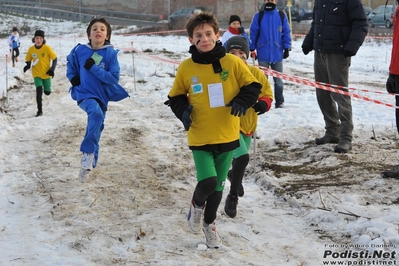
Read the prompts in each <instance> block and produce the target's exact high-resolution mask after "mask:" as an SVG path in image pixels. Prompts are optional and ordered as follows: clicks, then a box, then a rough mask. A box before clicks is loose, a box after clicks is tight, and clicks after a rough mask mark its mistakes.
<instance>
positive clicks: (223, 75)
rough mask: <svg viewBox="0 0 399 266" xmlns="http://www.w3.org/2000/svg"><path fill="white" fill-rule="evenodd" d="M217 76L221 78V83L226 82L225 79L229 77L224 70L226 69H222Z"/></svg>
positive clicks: (227, 72)
mask: <svg viewBox="0 0 399 266" xmlns="http://www.w3.org/2000/svg"><path fill="white" fill-rule="evenodd" d="M219 75H220V78H221V79H222V80H223V81H226V80H227V78H228V77H229V71H228V70H226V69H223V71H222V72H220V74H219Z"/></svg>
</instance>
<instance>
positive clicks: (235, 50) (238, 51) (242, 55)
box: [229, 49, 247, 62]
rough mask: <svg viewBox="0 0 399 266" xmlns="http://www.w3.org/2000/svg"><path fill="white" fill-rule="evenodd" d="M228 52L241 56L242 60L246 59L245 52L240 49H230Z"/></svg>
mask: <svg viewBox="0 0 399 266" xmlns="http://www.w3.org/2000/svg"><path fill="white" fill-rule="evenodd" d="M229 54H233V55H235V56H238V57H239V58H241V59H242V60H243V61H244V62H245V61H247V54H246V53H245V52H244V51H243V50H241V49H231V50H230V51H229Z"/></svg>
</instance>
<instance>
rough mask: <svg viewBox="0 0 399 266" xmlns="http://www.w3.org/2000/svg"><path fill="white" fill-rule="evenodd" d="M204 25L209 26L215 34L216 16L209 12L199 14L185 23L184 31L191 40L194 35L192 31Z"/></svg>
mask: <svg viewBox="0 0 399 266" xmlns="http://www.w3.org/2000/svg"><path fill="white" fill-rule="evenodd" d="M204 24H208V25H210V26H211V27H212V28H213V31H214V32H215V34H216V33H218V32H219V22H218V19H217V18H216V16H215V15H214V14H213V13H210V12H201V13H199V14H196V15H194V16H192V17H191V18H190V19H189V20H188V21H187V24H186V30H187V34H188V37H190V38H192V37H193V34H194V29H195V28H196V27H198V26H201V25H204Z"/></svg>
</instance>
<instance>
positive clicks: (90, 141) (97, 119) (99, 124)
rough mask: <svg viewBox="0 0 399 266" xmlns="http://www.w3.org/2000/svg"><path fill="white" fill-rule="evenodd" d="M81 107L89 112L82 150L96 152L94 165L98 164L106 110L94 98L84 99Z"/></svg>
mask: <svg viewBox="0 0 399 266" xmlns="http://www.w3.org/2000/svg"><path fill="white" fill-rule="evenodd" d="M79 107H80V108H82V109H83V111H85V112H86V113H87V126H86V134H85V136H84V138H83V141H82V143H81V145H80V151H81V152H87V153H94V163H93V167H95V166H96V165H97V160H98V153H99V149H100V144H99V143H100V137H101V132H102V131H103V129H104V120H105V113H106V112H105V111H104V110H103V109H101V107H100V105H99V104H98V102H97V101H96V100H94V99H87V100H84V101H83V102H82V103H80V104H79Z"/></svg>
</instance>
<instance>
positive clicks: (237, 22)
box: [229, 20, 241, 29]
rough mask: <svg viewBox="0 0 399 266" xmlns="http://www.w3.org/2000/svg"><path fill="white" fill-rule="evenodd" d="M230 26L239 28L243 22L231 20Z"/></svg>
mask: <svg viewBox="0 0 399 266" xmlns="http://www.w3.org/2000/svg"><path fill="white" fill-rule="evenodd" d="M229 26H230V27H232V28H235V29H238V28H239V27H241V24H240V22H239V21H237V20H236V21H233V22H231V23H230V25H229Z"/></svg>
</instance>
